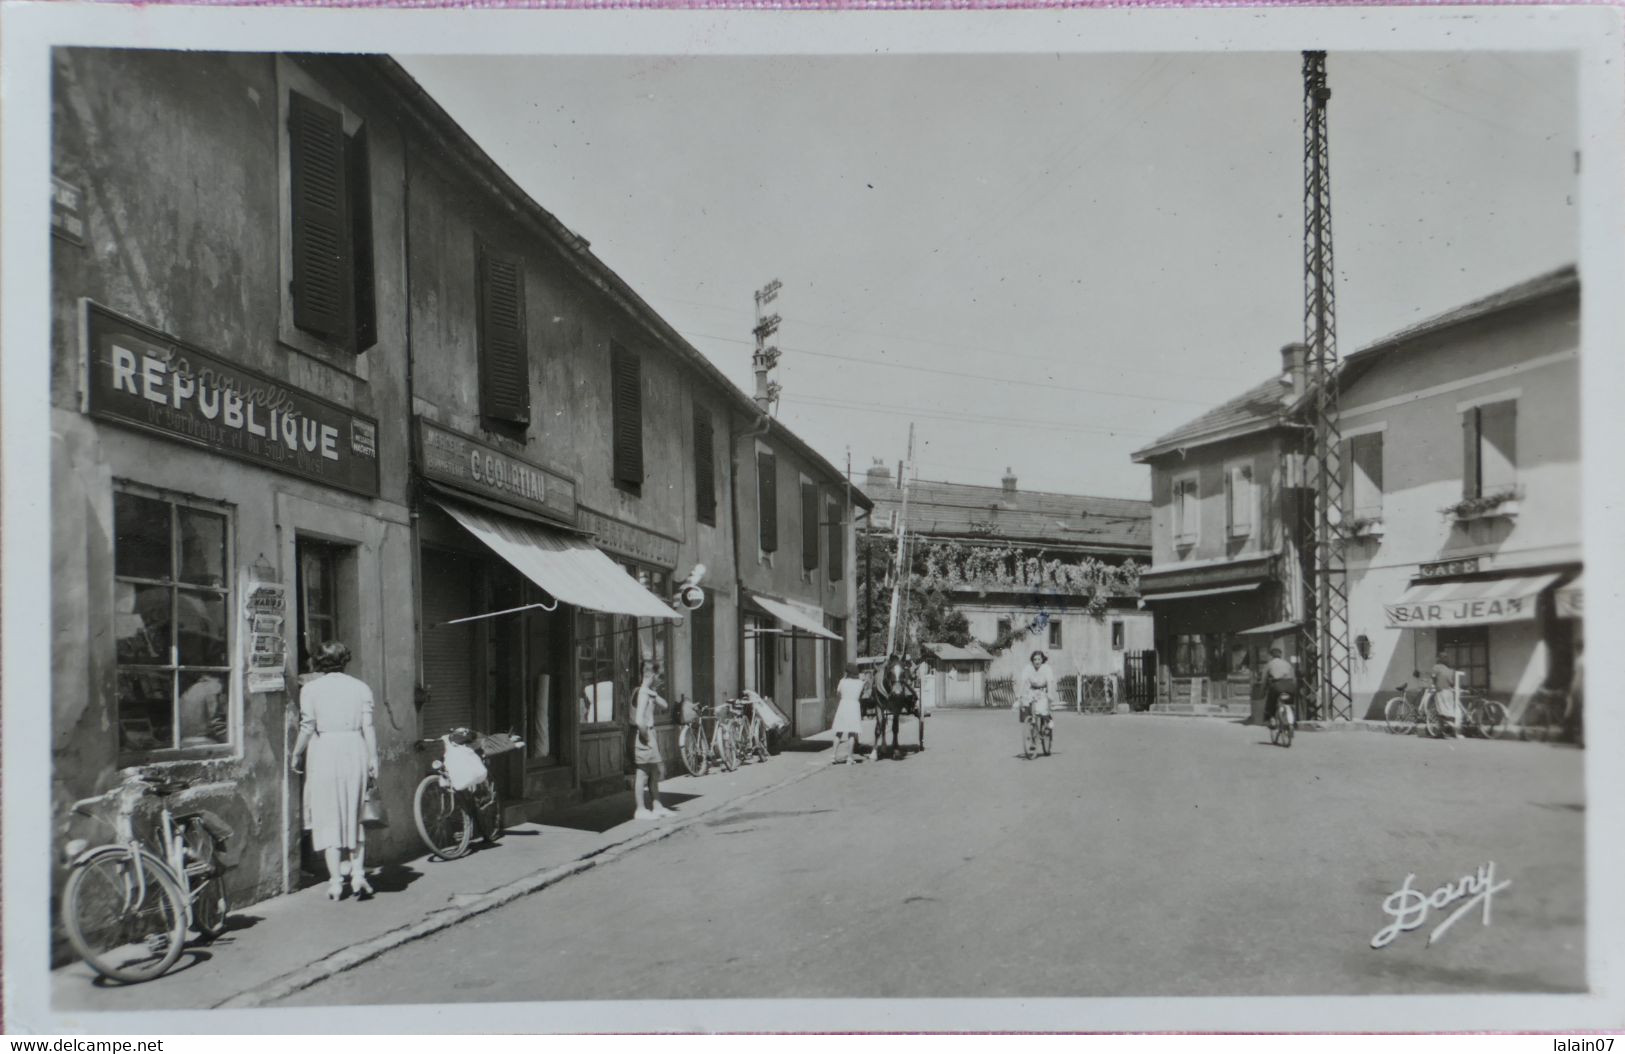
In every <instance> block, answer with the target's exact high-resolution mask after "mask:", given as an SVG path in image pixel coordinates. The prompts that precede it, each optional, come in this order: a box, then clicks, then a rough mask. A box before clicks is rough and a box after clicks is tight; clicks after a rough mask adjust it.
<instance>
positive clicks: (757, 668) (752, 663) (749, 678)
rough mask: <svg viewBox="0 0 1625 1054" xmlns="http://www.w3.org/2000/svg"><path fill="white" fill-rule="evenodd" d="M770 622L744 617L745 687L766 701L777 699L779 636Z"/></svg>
mask: <svg viewBox="0 0 1625 1054" xmlns="http://www.w3.org/2000/svg"><path fill="white" fill-rule="evenodd" d="M770 621H771V620H769V619H765V618H763V617H761V616H760V615H746V616H745V654H746V656H747V659H746V662H745V688H746V689H747V690H749V691H752V692H755V693H756V694H757V695H760V696H762V697H763V698H765V699H776V698H777V697H778V665H779V649H778V639H779V638H778V634H777V633H776V632H773V627H772V626H771V625H769V622H770Z"/></svg>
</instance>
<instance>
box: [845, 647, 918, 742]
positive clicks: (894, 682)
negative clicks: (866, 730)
mask: <svg viewBox="0 0 1625 1054" xmlns="http://www.w3.org/2000/svg"><path fill="white" fill-rule="evenodd" d="M858 666H859V667H860V668H861V669H863V670H864V681H865V685H864V690H863V696H862V700H863V715H864V716H865V717H868V716H869V715H870V714H871V713H872V714H873V715H874V719H875V755H874V756H875V760H877V761H878V760H880V759H881V758H885V757H900V756H901V755H902V753H903V746H902V743H901V741H900V740H899V737H898V731H899V726H900V725H901V723H902V718H903V717H905V716H908V717H912V718H914V727H915V730H916V731H915V735H916V737H917V738H916V740H915V746H914V749H915V750H916V751H921V750H924V749H925V703H924V699H923V697H922V693H921V692H920V685H919V679H918V678H917V677H916V676H915V673H914V666H913V664H912V663H910V662H909V661H908V660H907V659H903V658H895V657H894V658H891V659H887V658H885V657H874V658H866V659H859V660H858ZM888 717H889V718H890V719H891V721H890V724H891V739H890V742H888V741H887V738H886V725H887V720H886V719H887V718H888Z"/></svg>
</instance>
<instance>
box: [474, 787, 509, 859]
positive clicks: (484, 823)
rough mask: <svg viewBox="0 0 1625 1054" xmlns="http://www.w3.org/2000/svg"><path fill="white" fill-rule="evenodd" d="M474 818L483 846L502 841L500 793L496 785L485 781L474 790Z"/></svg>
mask: <svg viewBox="0 0 1625 1054" xmlns="http://www.w3.org/2000/svg"><path fill="white" fill-rule="evenodd" d="M473 793H474V817H475V820H476V822H477V823H478V825H479V828H480V835H481V836H482V837H483V838H484V839H485V844H487V845H495V844H497V842H499V841H501V840H502V833H503V831H502V829H503V823H502V792H501V791H499V790H497V787H496V784H494V783H492V782H491V781H490V780H486V781H485V782H484V783H482V784H480V785H479V786H478V787H475V788H474V791H473Z"/></svg>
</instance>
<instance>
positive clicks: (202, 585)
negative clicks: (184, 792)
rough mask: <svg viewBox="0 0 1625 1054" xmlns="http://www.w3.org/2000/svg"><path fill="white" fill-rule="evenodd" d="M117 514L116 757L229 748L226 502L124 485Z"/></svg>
mask: <svg viewBox="0 0 1625 1054" xmlns="http://www.w3.org/2000/svg"><path fill="white" fill-rule="evenodd" d="M113 519H114V540H113V594H114V624H113V634H114V640H115V657H116V665H117V673H116V680H117V691H118V702H117V707H118V713H117V719H118V728H119V750H120V753H121V754H122V755H139V754H151V753H156V752H162V751H181V750H187V749H191V748H211V747H222V746H227V745H229V744H230V743H231V742H232V721H231V706H230V704H231V689H230V685H231V682H232V651H231V619H232V614H233V612H234V611H235V610H236V609H235V607H234V605H233V604H232V589H231V568H232V566H233V564H232V554H231V528H232V521H231V510H230V508H229V507H226V506H215V505H205V504H203V503H200V502H194V501H192V500H190V499H183V498H180V497H177V496H171V495H165V494H160V493H157V492H145V491H137V490H135V489H134V488H127V487H123V486H121V487H120V488H119V489H117V490H115V491H114V494H113Z"/></svg>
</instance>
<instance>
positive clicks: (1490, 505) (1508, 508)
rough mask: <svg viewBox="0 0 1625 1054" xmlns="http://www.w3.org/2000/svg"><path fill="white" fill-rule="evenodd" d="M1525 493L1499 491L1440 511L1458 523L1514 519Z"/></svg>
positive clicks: (1519, 490) (1447, 506)
mask: <svg viewBox="0 0 1625 1054" xmlns="http://www.w3.org/2000/svg"><path fill="white" fill-rule="evenodd" d="M1522 501H1523V491H1522V490H1521V489H1518V488H1508V489H1506V490H1499V491H1496V492H1494V493H1492V494H1485V495H1483V496H1482V497H1478V498H1463V499H1462V500H1461V501H1458V502H1456V503H1455V504H1454V505H1446V506H1445V507H1444V508H1443V509H1441V510H1439V511H1441V512H1443V513H1444V514H1445V515H1446V516H1449V517H1451V518H1452V519H1454V520H1455V521H1456V522H1457V523H1468V522H1470V521H1472V520H1491V519H1512V518H1514V517H1516V516H1517V515H1518V511H1519V508H1520V504H1521V502H1522Z"/></svg>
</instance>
